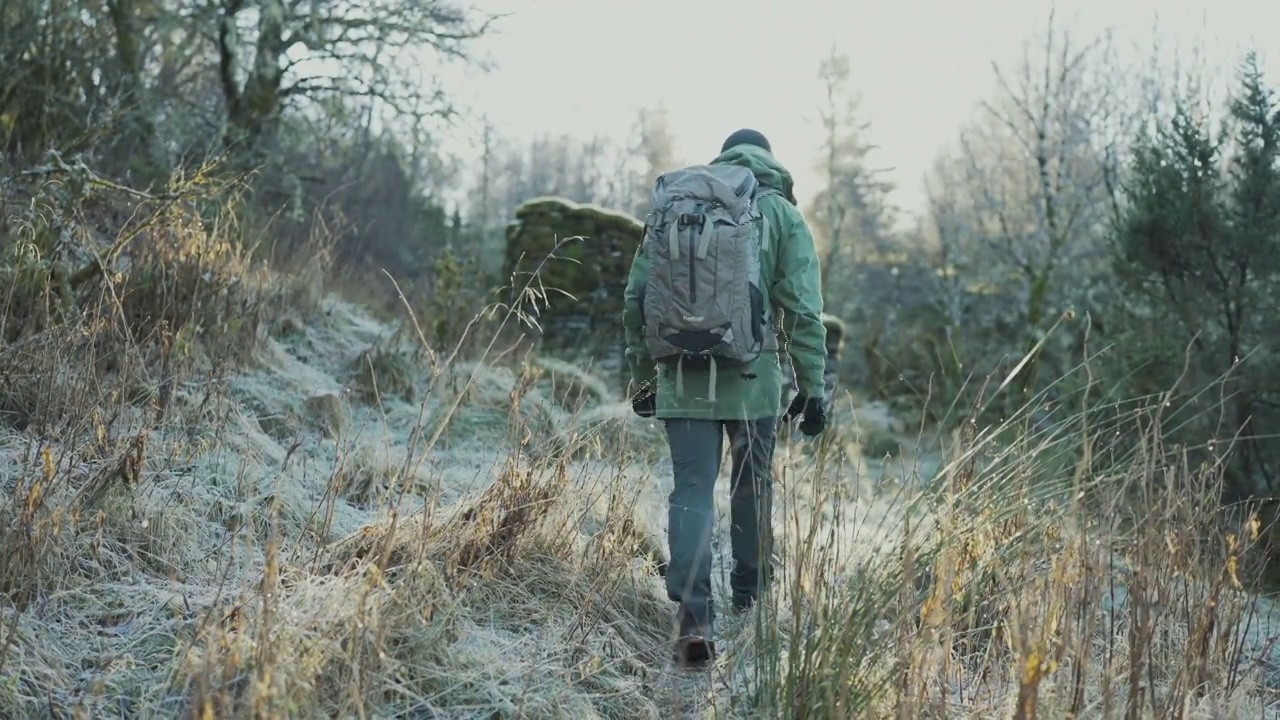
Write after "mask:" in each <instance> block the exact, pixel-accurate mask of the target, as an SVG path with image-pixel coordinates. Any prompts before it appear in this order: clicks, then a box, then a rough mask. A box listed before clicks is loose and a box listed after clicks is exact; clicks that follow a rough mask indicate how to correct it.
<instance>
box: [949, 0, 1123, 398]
mask: <svg viewBox="0 0 1280 720" xmlns="http://www.w3.org/2000/svg"><path fill="white" fill-rule="evenodd" d="M1109 49H1110V40H1109V38H1108V37H1107V36H1105V35H1104V36H1101V37H1098V38H1094V39H1091V40H1088V41H1085V42H1078V41H1076V39H1075V38H1074V37H1073V36H1072V34H1071V33H1070V32H1069V31H1067V30H1062V29H1059V28H1058V27H1057V25H1056V23H1055V17H1054V15H1053V13H1050V15H1049V18H1048V25H1047V30H1046V32H1045V34H1044V35H1043V37H1042V38H1041V39H1040V42H1039V46H1038V47H1034V48H1033V47H1028V48H1027V49H1025V50H1024V53H1023V57H1022V61H1021V64H1020V67H1019V68H1018V69H1017V71H1016V73H1010V72H1009V71H1007V70H1005V69H1004V68H1001V67H1000V66H998V65H994V66H993V68H994V71H995V76H996V80H997V82H998V86H999V88H1000V92H999V93H998V95H997V97H995V98H994V99H992V100H990V101H987V102H984V103H983V116H982V119H981V120H980V121H979V122H978V123H975V124H973V125H972V126H971V127H969V128H968V129H967V130H966V131H965V132H964V133H963V134H962V137H961V141H960V154H959V160H960V165H961V167H962V168H963V172H964V174H963V187H964V193H965V197H964V198H962V200H963V202H964V204H965V205H967V206H968V212H969V214H970V217H971V221H972V222H973V224H974V228H975V230H976V235H977V237H978V238H979V239H980V242H981V244H982V245H983V250H985V253H984V254H986V255H987V257H989V258H990V259H991V260H992V261H993V262H996V263H998V264H999V266H1000V267H1001V268H1004V269H1007V270H1008V271H1009V273H1010V275H1009V277H1008V278H1006V281H1007V282H1008V281H1011V282H1013V283H1015V284H1016V285H1018V286H1020V294H1021V295H1022V297H1023V306H1022V316H1023V317H1022V320H1023V322H1024V323H1025V326H1026V332H1027V333H1028V339H1027V346H1026V348H1024V349H1026V350H1030V349H1031V348H1032V347H1033V346H1034V345H1035V343H1036V342H1037V341H1038V339H1039V333H1041V332H1043V331H1044V329H1045V322H1046V319H1047V315H1048V313H1049V306H1050V301H1051V298H1052V297H1053V291H1054V289H1055V285H1054V283H1055V280H1056V279H1057V278H1058V276H1059V275H1060V274H1061V273H1063V272H1065V271H1066V268H1068V267H1070V269H1071V272H1073V273H1075V274H1077V276H1078V274H1080V273H1098V272H1101V271H1103V267H1102V265H1101V263H1102V258H1104V257H1105V253H1103V252H1101V249H1102V244H1101V243H1102V240H1103V238H1104V237H1105V229H1106V223H1107V222H1108V220H1109V217H1113V216H1114V207H1115V203H1116V189H1115V188H1116V186H1115V178H1116V177H1117V172H1118V167H1119V164H1120V162H1121V159H1122V147H1121V146H1120V142H1121V141H1122V139H1123V138H1124V137H1125V133H1124V130H1125V129H1126V124H1127V123H1128V121H1129V120H1128V115H1126V114H1125V113H1123V112H1122V105H1123V102H1122V100H1123V98H1121V97H1120V96H1118V95H1117V91H1118V90H1119V88H1118V87H1117V85H1116V83H1115V82H1114V80H1115V78H1114V77H1112V71H1113V70H1114V64H1111V63H1108V62H1107V60H1108V59H1109V57H1110V56H1109V54H1108V53H1109ZM1035 377H1036V361H1035V359H1034V358H1033V359H1032V361H1031V362H1029V363H1028V364H1027V366H1026V367H1025V368H1024V370H1023V373H1022V376H1021V378H1020V382H1021V387H1022V388H1023V389H1026V388H1029V387H1030V386H1031V384H1032V383H1033V382H1034V380H1035Z"/></svg>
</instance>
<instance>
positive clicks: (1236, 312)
mask: <svg viewBox="0 0 1280 720" xmlns="http://www.w3.org/2000/svg"><path fill="white" fill-rule="evenodd" d="M1278 163H1280V110H1278V109H1277V104H1276V102H1275V100H1274V98H1273V94H1272V93H1271V91H1270V90H1269V89H1268V88H1267V87H1266V85H1265V84H1264V82H1263V78H1262V75H1261V72H1260V71H1259V70H1258V68H1257V64H1256V61H1255V58H1253V57H1252V56H1250V57H1249V58H1247V59H1246V62H1245V64H1244V67H1243V69H1242V71H1241V74H1240V87H1239V89H1238V91H1237V93H1236V96H1235V98H1234V99H1233V101H1232V103H1231V107H1230V113H1229V116H1228V118H1227V123H1226V130H1224V131H1223V132H1221V133H1218V134H1216V135H1215V134H1214V133H1213V132H1212V131H1211V130H1210V128H1209V127H1208V123H1207V122H1206V121H1205V120H1204V119H1203V118H1202V117H1199V116H1198V115H1196V114H1195V113H1194V112H1193V110H1192V108H1191V107H1190V106H1189V105H1188V104H1186V103H1183V104H1180V105H1179V106H1178V108H1177V109H1176V111H1175V112H1174V114H1173V116H1172V117H1171V118H1169V119H1168V120H1167V121H1166V124H1165V126H1164V127H1162V128H1160V129H1159V130H1158V131H1157V132H1156V133H1155V134H1154V135H1153V136H1151V137H1147V138H1143V139H1142V141H1141V142H1140V143H1139V144H1138V147H1137V149H1136V151H1135V153H1134V158H1133V166H1132V180H1131V182H1130V184H1129V187H1128V194H1129V200H1130V204H1129V207H1128V208H1127V210H1126V212H1125V213H1124V215H1123V216H1122V218H1121V221H1120V223H1119V227H1118V229H1117V232H1116V251H1117V252H1116V263H1115V273H1116V276H1117V278H1119V279H1120V280H1121V282H1122V288H1123V290H1124V292H1125V297H1126V301H1127V302H1126V304H1125V305H1124V307H1123V313H1124V314H1123V316H1122V317H1123V321H1124V325H1123V338H1124V341H1125V342H1124V343H1123V345H1122V346H1121V348H1122V352H1121V353H1120V357H1119V358H1118V363H1119V365H1120V367H1119V368H1118V371H1119V372H1120V373H1122V374H1123V376H1125V377H1128V378H1129V381H1128V383H1129V389H1130V392H1133V393H1146V392H1150V391H1151V390H1153V389H1155V388H1161V387H1168V386H1170V385H1172V384H1173V382H1174V381H1175V380H1177V379H1178V378H1179V377H1180V376H1183V375H1184V373H1185V379H1184V382H1183V386H1182V388H1181V391H1182V393H1183V394H1185V395H1187V396H1191V395H1194V394H1195V393H1197V392H1200V391H1201V390H1202V388H1204V387H1205V386H1206V385H1208V384H1210V383H1214V382H1216V381H1219V380H1222V381H1223V382H1225V385H1224V386H1223V387H1222V388H1221V389H1219V390H1215V391H1214V392H1215V393H1217V392H1226V393H1227V394H1228V396H1229V399H1228V400H1227V402H1226V407H1225V410H1224V413H1223V415H1222V416H1221V417H1217V416H1214V417H1203V418H1197V419H1196V422H1193V423H1190V424H1189V425H1188V426H1186V427H1185V428H1184V433H1183V436H1184V439H1186V440H1187V441H1189V442H1198V441H1199V440H1201V439H1203V438H1205V437H1218V438H1220V439H1223V440H1225V439H1227V438H1231V437H1238V438H1239V440H1238V442H1239V445H1238V452H1236V453H1234V454H1233V456H1232V461H1231V462H1232V465H1231V469H1232V471H1233V473H1232V475H1231V479H1232V487H1231V488H1229V489H1230V491H1231V492H1232V493H1233V494H1235V495H1250V494H1253V493H1255V492H1260V491H1266V490H1269V489H1271V488H1273V487H1275V486H1274V478H1273V476H1272V471H1270V470H1269V467H1270V466H1272V464H1273V463H1274V461H1275V458H1276V452H1275V450H1273V449H1271V448H1270V447H1269V446H1268V445H1269V444H1268V443H1265V442H1263V441H1261V440H1260V439H1259V438H1258V435H1259V434H1260V433H1262V432H1265V428H1267V427H1270V426H1271V425H1273V424H1274V423H1275V422H1276V421H1278V420H1280V415H1277V413H1276V412H1275V410H1274V408H1275V407H1276V405H1275V402H1276V401H1277V400H1278V399H1280V398H1278V397H1277V395H1276V393H1277V388H1280V385H1278V384H1277V381H1280V362H1277V358H1276V357H1275V355H1274V351H1273V350H1271V349H1270V347H1269V346H1270V345H1271V344H1272V343H1273V340H1274V338H1275V337H1276V336H1277V332H1280V324H1278V323H1277V320H1276V309H1277V308H1276V300H1275V298H1276V297H1277V291H1278V290H1280V165H1278ZM1184 356H1185V365H1186V367H1185V369H1184V367H1183V366H1184V362H1183V359H1184Z"/></svg>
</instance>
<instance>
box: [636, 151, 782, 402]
mask: <svg viewBox="0 0 1280 720" xmlns="http://www.w3.org/2000/svg"><path fill="white" fill-rule="evenodd" d="M776 193H777V191H776V190H772V189H771V188H767V187H765V186H762V185H760V184H759V183H758V182H757V180H756V177H755V175H754V174H752V172H751V171H750V170H748V169H747V168H744V167H740V166H737V165H695V166H692V167H687V168H683V169H680V170H675V171H672V172H669V173H666V174H664V175H662V176H661V177H659V178H658V180H657V182H656V183H655V184H654V188H653V200H652V207H651V210H650V212H649V214H648V216H647V217H646V219H645V233H644V242H645V243H647V244H649V258H650V262H651V266H650V271H649V281H648V283H647V284H646V285H645V287H644V289H643V291H642V295H641V296H640V307H641V316H642V318H643V320H644V337H645V343H646V345H647V346H648V349H649V353H650V355H652V357H653V359H654V360H655V361H656V362H658V363H661V364H668V365H672V364H673V365H675V367H676V392H677V394H681V393H682V392H683V372H682V371H683V369H684V368H685V367H698V368H702V367H707V368H709V369H710V371H711V388H710V390H709V392H710V395H709V397H708V399H710V400H712V401H714V400H715V372H716V367H717V366H722V367H723V366H734V365H743V364H746V363H749V362H751V361H752V360H755V359H756V358H757V357H759V356H760V354H761V352H763V351H764V350H766V349H768V348H770V347H773V346H775V345H776V343H775V342H774V340H775V338H774V336H773V326H772V320H771V317H770V315H771V313H770V309H769V307H768V303H767V302H766V301H765V296H764V291H763V288H761V282H760V253H761V251H762V250H763V249H764V248H765V247H766V246H767V243H768V238H769V228H768V223H767V220H766V218H765V216H764V214H763V213H761V212H760V208H759V207H758V205H757V200H758V199H759V198H761V197H763V196H764V195H766V194H776Z"/></svg>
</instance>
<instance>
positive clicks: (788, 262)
mask: <svg viewBox="0 0 1280 720" xmlns="http://www.w3.org/2000/svg"><path fill="white" fill-rule="evenodd" d="M722 163H730V164H733V165H741V166H743V167H747V168H750V169H751V171H752V172H753V173H754V174H755V176H756V179H757V180H758V181H759V182H760V183H761V184H762V185H765V186H768V187H771V188H774V189H777V190H779V191H781V192H782V196H779V195H766V196H764V197H762V198H760V209H761V211H762V212H763V213H764V214H765V215H766V216H767V217H768V219H769V232H770V236H769V243H768V247H767V248H766V249H765V250H764V251H763V252H762V253H761V257H760V272H761V275H762V277H761V284H762V285H763V288H764V290H765V292H766V293H767V297H766V302H770V303H771V304H772V305H773V307H774V311H775V326H776V327H777V329H778V330H779V337H778V340H779V344H780V345H781V346H782V348H783V349H784V351H786V352H788V353H789V355H790V358H791V364H792V365H793V366H794V368H795V374H796V382H797V384H798V386H799V391H800V393H801V394H803V395H807V396H811V397H822V395H823V371H824V368H825V365H826V347H825V346H826V328H824V327H823V325H822V320H821V319H820V316H821V313H822V287H821V280H820V278H821V273H820V272H819V266H818V255H817V252H815V250H814V247H813V235H811V234H810V232H809V228H808V226H807V225H806V224H805V221H804V217H803V216H802V215H801V214H800V211H799V210H797V209H796V207H795V205H794V204H793V203H794V200H791V201H789V200H788V199H787V198H794V195H793V192H792V184H793V180H792V178H791V173H790V172H788V171H787V169H786V168H784V167H783V166H782V165H781V164H779V163H778V161H777V160H776V159H774V157H773V155H772V154H770V153H769V152H768V151H766V150H764V149H762V148H758V147H755V146H753V145H737V146H734V147H731V148H729V149H728V150H726V151H725V152H723V153H721V154H720V156H719V157H717V158H716V159H715V160H713V161H712V164H722ZM783 196H785V197H783ZM649 264H650V260H649V257H648V245H647V244H642V245H641V247H640V249H639V250H638V251H637V252H636V257H635V259H634V260H633V261H632V264H631V273H630V275H629V276H628V278H627V289H626V294H625V297H624V305H623V311H622V322H623V326H624V328H625V330H626V341H627V353H626V354H627V362H628V364H629V366H630V369H631V380H632V382H633V383H634V384H635V385H636V387H641V386H644V385H646V384H649V383H654V382H656V388H657V393H658V398H657V405H658V411H657V417H659V418H698V419H705V420H755V419H759V418H764V417H770V416H772V417H777V416H778V415H780V414H781V410H782V408H781V407H780V405H781V402H782V390H783V383H784V379H783V377H782V364H781V362H780V359H779V354H778V352H775V351H766V352H764V353H763V354H761V355H760V357H758V358H756V360H755V361H753V362H752V363H750V364H749V365H747V366H745V367H742V368H734V369H733V370H731V371H726V370H724V369H721V370H720V371H719V372H718V373H717V379H716V392H715V400H714V401H710V400H707V399H706V398H707V389H708V388H709V387H710V382H711V377H710V374H709V373H708V372H707V371H706V370H696V369H690V368H687V367H686V368H685V369H684V373H683V375H684V377H683V387H684V392H683V395H681V396H680V397H677V396H676V392H675V371H674V368H671V367H668V366H666V365H661V366H659V365H655V363H654V361H653V358H652V357H651V356H650V355H649V351H648V349H647V348H646V347H645V342H644V327H643V325H642V324H641V321H640V317H641V316H640V299H639V296H640V289H641V288H643V287H644V286H645V283H646V282H648V279H649ZM790 380H791V378H786V382H787V384H788V385H789V384H790Z"/></svg>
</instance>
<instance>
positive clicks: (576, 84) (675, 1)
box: [455, 0, 1280, 209]
mask: <svg viewBox="0 0 1280 720" xmlns="http://www.w3.org/2000/svg"><path fill="white" fill-rule="evenodd" d="M475 1H476V2H477V3H478V4H479V6H480V7H482V8H484V9H486V10H491V11H495V12H510V13H514V14H513V15H512V16H511V17H508V18H506V19H505V20H503V21H501V24H500V26H499V33H498V34H495V35H494V36H493V37H491V38H489V39H487V40H486V41H485V42H484V50H485V51H486V52H487V53H488V54H489V55H490V56H491V57H492V59H493V60H494V61H495V62H496V63H497V69H496V70H495V71H493V72H492V73H490V74H488V75H486V76H474V77H469V78H468V79H467V80H466V82H465V83H462V84H461V85H460V86H459V85H455V86H457V87H460V88H461V89H462V92H461V95H462V98H463V99H464V100H465V101H466V102H467V103H468V104H469V105H471V106H472V108H473V109H474V110H477V111H482V112H485V113H488V115H489V116H490V118H491V119H492V120H493V121H494V122H495V123H496V124H497V125H498V127H499V129H500V130H501V131H502V133H503V134H505V135H507V136H509V137H514V138H529V137H532V136H534V135H537V134H539V133H543V132H569V133H573V134H581V135H583V136H587V135H591V134H594V133H602V134H606V135H610V136H615V137H619V138H621V137H623V136H624V135H625V134H626V133H627V131H628V130H629V128H630V126H631V123H632V122H633V120H634V117H635V110H634V108H635V107H636V106H637V105H653V104H656V103H657V102H658V101H665V102H666V105H667V107H668V109H669V112H670V118H671V123H672V127H673V130H674V132H675V134H676V136H677V141H678V148H679V151H680V152H681V154H682V155H683V156H684V158H685V159H688V160H691V161H704V160H707V159H710V158H711V157H712V156H714V155H715V153H716V151H717V150H718V149H719V146H720V142H721V141H722V140H723V139H724V137H725V135H727V134H728V133H729V132H731V131H732V130H734V129H736V128H738V127H743V126H749V127H755V128H757V129H759V130H761V131H763V132H764V133H765V134H766V135H767V136H768V137H769V139H770V141H771V143H772V144H773V147H774V152H775V154H776V155H777V156H778V158H779V159H780V160H781V161H782V162H784V163H785V164H787V165H788V166H789V167H790V168H791V169H792V171H793V173H794V174H795V175H796V178H797V186H798V187H797V193H798V194H799V195H800V196H801V200H802V201H804V200H807V199H808V198H809V197H810V196H811V195H812V194H813V192H814V191H815V190H816V189H817V188H815V184H816V182H817V180H816V173H815V171H814V170H813V165H814V161H813V158H814V157H815V155H816V152H817V147H818V143H819V142H820V137H819V133H818V131H817V130H816V127H815V110H816V108H817V107H818V104H819V103H820V101H821V95H820V88H819V82H818V79H817V68H818V62H819V60H820V59H821V57H822V56H823V55H824V54H825V53H826V52H827V50H828V49H829V48H830V47H831V46H832V44H833V43H834V44H835V45H836V46H837V47H839V48H840V49H841V50H843V51H845V52H847V53H848V54H849V56H850V59H851V61H852V66H853V72H854V81H855V83H856V87H857V90H858V91H859V92H860V94H861V96H862V103H863V110H864V114H865V117H866V118H867V119H868V120H869V121H870V122H871V134H872V138H871V139H872V141H873V142H875V143H876V144H878V145H879V146H880V147H881V150H880V151H879V153H878V157H877V158H876V162H877V164H879V165H882V166H886V167H893V168H894V172H893V176H892V177H893V179H894V180H895V181H896V182H897V183H898V184H899V185H900V190H899V192H898V193H897V195H896V197H895V200H896V201H897V202H898V203H899V204H901V205H903V206H905V207H907V208H908V209H914V208H915V207H918V206H919V204H920V198H921V188H920V185H921V177H922V174H923V173H924V172H925V171H926V170H927V169H928V167H929V165H930V164H931V162H932V159H933V157H934V156H935V154H936V153H937V151H938V150H939V149H940V148H941V147H943V146H944V145H946V144H948V143H950V142H951V141H952V140H953V139H954V138H955V137H956V135H957V132H958V130H959V128H960V125H961V124H962V123H963V122H964V121H965V120H966V119H967V118H969V117H972V116H973V114H974V106H975V103H976V102H977V101H978V100H979V99H980V98H981V97H984V96H987V95H989V94H990V93H991V91H992V88H993V84H994V76H993V74H992V71H991V63H992V62H993V61H996V62H1001V63H1013V62H1016V61H1017V59H1018V56H1019V52H1020V49H1021V47H1022V45H1023V43H1024V42H1026V40H1027V39H1028V37H1029V35H1030V34H1031V33H1033V32H1036V31H1039V30H1043V29H1044V27H1045V23H1046V19H1047V17H1048V11H1049V9H1050V6H1051V3H1049V2H1047V1H1046V0H970V1H969V2H964V3H949V2H942V1H941V0H893V1H892V2H885V1H883V0H882V1H881V2H874V3H873V2H867V1H866V0H786V1H785V2H778V1H777V0H772V1H769V2H766V1H765V0H647V1H646V2H634V1H633V0H475ZM1056 4H1057V8H1058V10H1057V12H1058V17H1059V18H1060V20H1061V21H1063V22H1064V23H1065V22H1068V21H1069V22H1070V23H1071V24H1072V25H1073V26H1075V27H1079V28H1084V29H1089V30H1095V31H1096V30H1100V29H1102V28H1104V27H1110V28H1113V29H1114V30H1115V32H1116V33H1117V36H1118V38H1119V41H1120V42H1121V43H1126V44H1128V43H1142V44H1144V45H1147V46H1149V43H1150V40H1149V38H1150V36H1151V30H1152V27H1153V25H1154V23H1155V22H1156V9H1157V7H1159V27H1160V31H1161V35H1162V37H1163V44H1164V45H1165V46H1166V47H1172V46H1173V45H1175V44H1176V45H1179V46H1181V47H1184V48H1190V47H1191V46H1193V45H1199V46H1202V47H1203V48H1204V49H1205V51H1206V55H1207V57H1208V59H1209V60H1210V62H1212V63H1215V64H1217V65H1219V66H1222V67H1226V68H1227V69H1230V68H1231V67H1232V66H1234V64H1235V63H1236V62H1238V60H1239V59H1240V56H1241V53H1242V52H1243V50H1244V49H1245V48H1246V47H1255V48H1257V49H1258V50H1259V51H1260V52H1261V53H1262V54H1263V59H1264V60H1269V59H1271V56H1280V52H1278V51H1280V3H1268V2H1264V0H1218V1H1217V2H1215V3H1213V7H1212V9H1210V8H1209V3H1207V2H1204V1H1203V0H1202V1H1199V2H1188V1H1183V0H1163V2H1158V1H1157V0H1070V1H1060V2H1058V3H1056ZM1255 29H1257V30H1258V33H1259V35H1260V36H1261V37H1259V36H1258V35H1255ZM1268 50H1271V52H1268ZM1273 62H1274V61H1273ZM1273 62H1269V63H1268V65H1273ZM1273 82H1274V83H1280V77H1277V78H1275V80H1273ZM458 139H461V138H458Z"/></svg>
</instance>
